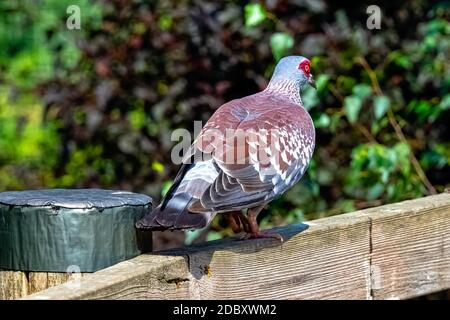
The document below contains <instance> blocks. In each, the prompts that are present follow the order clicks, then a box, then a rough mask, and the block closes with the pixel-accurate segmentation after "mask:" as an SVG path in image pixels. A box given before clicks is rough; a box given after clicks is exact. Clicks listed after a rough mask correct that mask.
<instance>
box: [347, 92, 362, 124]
mask: <svg viewBox="0 0 450 320" xmlns="http://www.w3.org/2000/svg"><path fill="white" fill-rule="evenodd" d="M361 105H362V101H361V99H360V98H358V97H355V96H349V97H345V99H344V111H345V115H346V116H347V118H348V121H350V123H355V122H356V121H357V120H358V115H359V111H360V110H361Z"/></svg>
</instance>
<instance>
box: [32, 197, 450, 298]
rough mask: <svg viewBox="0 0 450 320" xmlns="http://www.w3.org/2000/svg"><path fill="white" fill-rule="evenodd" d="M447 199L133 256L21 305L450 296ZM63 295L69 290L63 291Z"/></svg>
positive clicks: (449, 202) (449, 206)
mask: <svg viewBox="0 0 450 320" xmlns="http://www.w3.org/2000/svg"><path fill="white" fill-rule="evenodd" d="M449 210H450V194H441V195H437V196H432V197H426V198H422V199H417V200H412V201H406V202H402V203H398V204H394V205H387V206H382V207H378V208H372V209H367V210H361V211H358V212H354V213H350V214H345V215H340V216H335V217H330V218H325V219H319V220H315V221H312V222H310V223H308V224H309V228H308V229H307V230H304V229H305V226H306V225H302V224H300V225H291V226H287V227H282V228H277V231H278V232H279V233H281V234H282V235H283V237H284V238H285V243H283V244H282V245H281V246H280V245H279V243H277V241H275V240H268V239H264V240H248V241H238V240H236V239H233V238H230V239H224V240H219V241H213V242H209V243H205V244H202V245H197V246H191V247H186V248H181V249H178V250H170V251H165V252H159V253H157V254H154V255H142V256H139V257H137V258H134V259H131V260H129V261H126V262H122V263H119V264H117V265H115V266H112V267H110V268H107V269H104V270H101V271H99V272H96V273H94V274H91V275H89V276H86V277H85V278H83V279H81V280H80V281H79V285H78V287H76V288H75V289H74V287H73V284H71V283H72V282H70V281H69V282H68V283H67V284H64V285H61V286H57V287H54V288H50V289H47V290H45V291H42V292H40V293H38V294H34V295H31V296H28V297H27V298H28V299H122V298H128V299H164V298H168V299H189V298H190V299H212V298H218V299H250V298H251V299H285V298H286V299H337V298H341V299H372V298H375V299H389V298H407V297H413V296H416V295H420V294H426V293H430V292H434V291H437V290H443V289H446V288H450V276H449V274H450V272H449V271H450V270H449V266H450V260H449V259H450V249H449V245H450V239H449V234H450V232H449V231H450V216H449V212H450V211H449ZM69 287H70V288H69Z"/></svg>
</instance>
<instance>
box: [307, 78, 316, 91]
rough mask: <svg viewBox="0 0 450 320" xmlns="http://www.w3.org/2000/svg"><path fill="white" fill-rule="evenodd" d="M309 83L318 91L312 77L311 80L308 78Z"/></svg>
mask: <svg viewBox="0 0 450 320" xmlns="http://www.w3.org/2000/svg"><path fill="white" fill-rule="evenodd" d="M308 83H309V84H310V86H311V87H313V88H314V89H316V90H317V86H316V82H315V81H314V79H313V76H312V75H310V76H309V78H308Z"/></svg>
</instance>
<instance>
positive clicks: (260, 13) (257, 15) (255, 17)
mask: <svg viewBox="0 0 450 320" xmlns="http://www.w3.org/2000/svg"><path fill="white" fill-rule="evenodd" d="M244 11H245V25H246V26H247V27H255V26H257V25H258V24H260V23H261V22H263V21H264V20H266V17H267V15H266V10H264V7H263V6H262V5H261V4H259V3H249V4H247V5H246V6H245V8H244Z"/></svg>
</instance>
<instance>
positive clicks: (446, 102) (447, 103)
mask: <svg viewBox="0 0 450 320" xmlns="http://www.w3.org/2000/svg"><path fill="white" fill-rule="evenodd" d="M438 108H439V109H441V110H447V109H450V94H447V95H445V97H444V98H442V100H441V102H440V103H439V104H438Z"/></svg>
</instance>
